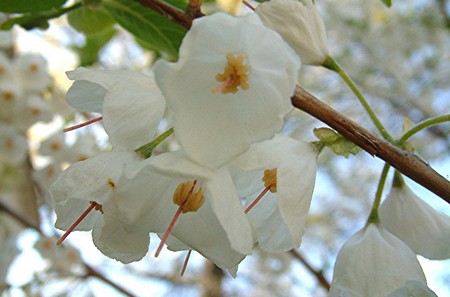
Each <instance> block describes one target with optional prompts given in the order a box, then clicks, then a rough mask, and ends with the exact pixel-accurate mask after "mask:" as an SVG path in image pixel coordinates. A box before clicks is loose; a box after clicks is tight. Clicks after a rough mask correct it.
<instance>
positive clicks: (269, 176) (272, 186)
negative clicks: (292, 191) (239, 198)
mask: <svg viewBox="0 0 450 297" xmlns="http://www.w3.org/2000/svg"><path fill="white" fill-rule="evenodd" d="M262 181H263V182H264V186H265V188H264V190H262V192H261V194H259V196H258V197H256V199H255V200H254V201H253V202H252V203H251V204H250V205H249V206H248V207H247V209H246V210H245V213H246V214H247V213H248V212H249V211H250V210H251V209H252V208H253V207H255V205H256V204H257V203H258V202H259V200H261V199H262V197H264V195H266V194H267V192H268V191H270V192H272V193H276V192H277V169H276V168H273V169H268V170H264V176H263V178H262Z"/></svg>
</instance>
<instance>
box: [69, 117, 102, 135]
mask: <svg viewBox="0 0 450 297" xmlns="http://www.w3.org/2000/svg"><path fill="white" fill-rule="evenodd" d="M102 119H103V117H98V118H95V119H92V120H89V121H87V122H84V123H81V124H78V125H75V126H72V127H68V128H65V129H64V130H63V132H69V131H72V130H75V129H78V128H81V127H84V126H87V125H90V124H92V123H95V122H98V121H101V120H102Z"/></svg>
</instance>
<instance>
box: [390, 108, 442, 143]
mask: <svg viewBox="0 0 450 297" xmlns="http://www.w3.org/2000/svg"><path fill="white" fill-rule="evenodd" d="M444 122H450V114H446V115H443V116H438V117H434V118H431V119H427V120H425V121H422V122H420V123H418V124H417V125H415V126H414V127H412V128H411V129H409V130H408V131H407V132H406V133H405V134H403V136H402V138H400V139H399V140H398V142H397V143H398V145H399V146H401V145H403V144H404V143H405V142H406V141H407V140H408V139H409V138H410V137H411V136H413V135H414V134H416V133H418V132H420V131H422V130H423V129H426V128H428V127H431V126H434V125H437V124H441V123H444Z"/></svg>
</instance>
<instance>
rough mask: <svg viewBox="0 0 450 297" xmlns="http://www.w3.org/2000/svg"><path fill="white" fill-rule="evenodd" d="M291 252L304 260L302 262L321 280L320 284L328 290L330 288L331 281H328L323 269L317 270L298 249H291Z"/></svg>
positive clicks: (300, 259)
mask: <svg viewBox="0 0 450 297" xmlns="http://www.w3.org/2000/svg"><path fill="white" fill-rule="evenodd" d="M289 254H291V255H292V256H293V257H294V258H296V259H297V260H299V261H300V262H302V264H303V265H304V266H305V267H306V269H308V271H309V272H311V273H312V274H313V275H314V276H315V277H316V278H317V280H318V281H319V284H320V285H321V286H322V287H324V288H325V289H326V290H327V291H329V290H330V287H331V286H330V283H329V282H328V280H327V279H326V278H325V277H324V276H323V274H322V272H321V271H317V270H316V269H314V268H313V267H312V266H311V264H309V262H308V261H307V260H306V259H305V257H303V255H302V254H300V252H299V251H297V250H290V251H289Z"/></svg>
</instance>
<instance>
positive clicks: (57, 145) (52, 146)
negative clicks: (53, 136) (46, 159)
mask: <svg viewBox="0 0 450 297" xmlns="http://www.w3.org/2000/svg"><path fill="white" fill-rule="evenodd" d="M50 149H51V150H52V151H54V152H57V151H59V150H60V149H61V144H60V143H59V142H52V143H51V144H50Z"/></svg>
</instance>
